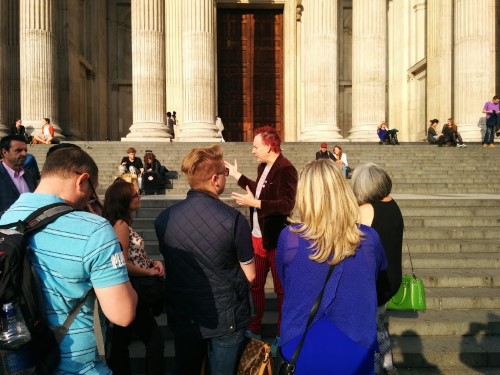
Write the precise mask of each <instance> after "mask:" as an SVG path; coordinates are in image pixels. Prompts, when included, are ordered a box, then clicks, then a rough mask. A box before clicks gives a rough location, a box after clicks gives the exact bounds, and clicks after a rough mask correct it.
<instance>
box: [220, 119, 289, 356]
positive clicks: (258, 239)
mask: <svg viewBox="0 0 500 375" xmlns="http://www.w3.org/2000/svg"><path fill="white" fill-rule="evenodd" d="M254 134H255V137H254V140H253V148H252V154H253V155H254V157H255V158H256V159H257V161H258V162H259V166H258V167H257V179H256V180H255V181H252V180H250V179H249V178H248V177H246V176H245V175H243V174H241V173H240V172H239V171H238V164H237V161H236V160H235V161H234V164H230V163H229V162H227V161H226V162H225V165H226V167H227V168H228V169H229V175H230V176H231V177H233V178H234V179H235V180H236V181H238V185H239V186H240V187H241V188H243V189H245V190H246V193H244V194H240V193H236V192H233V193H231V196H232V197H233V198H234V199H235V201H236V203H237V204H238V205H240V206H247V207H249V208H250V219H251V220H250V221H251V224H252V242H253V249H254V256H255V270H256V277H255V281H254V283H253V284H252V297H253V301H254V304H255V310H256V316H254V317H253V318H252V321H251V322H250V327H249V332H248V334H247V335H248V336H249V337H256V338H259V337H261V334H262V318H263V316H264V304H265V294H264V286H265V284H266V279H267V274H268V273H269V270H271V274H272V276H273V283H274V291H275V292H276V295H277V298H278V321H277V325H276V338H275V339H274V342H273V344H272V346H271V350H272V352H273V355H275V353H276V349H277V346H278V343H279V338H280V323H281V306H282V304H283V286H282V285H281V281H280V279H279V277H278V273H277V271H276V246H277V243H278V237H279V234H280V232H281V231H282V230H283V229H284V228H285V227H286V225H287V217H288V216H289V215H290V213H291V212H292V208H293V206H294V203H295V191H296V189H297V179H298V175H297V170H296V169H295V167H294V166H293V165H292V163H290V161H289V160H288V159H286V158H285V157H284V156H283V154H282V153H281V138H280V136H279V134H278V133H277V132H276V129H274V128H272V127H271V126H263V127H261V128H257V129H255V132H254Z"/></svg>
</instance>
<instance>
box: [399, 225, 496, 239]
mask: <svg viewBox="0 0 500 375" xmlns="http://www.w3.org/2000/svg"><path fill="white" fill-rule="evenodd" d="M406 238H407V239H427V240H429V241H431V240H443V239H455V240H457V241H460V240H472V239H478V240H481V239H500V231H499V230H492V229H491V228H489V227H479V228H464V227H440V228H423V227H413V228H411V230H407V231H406Z"/></svg>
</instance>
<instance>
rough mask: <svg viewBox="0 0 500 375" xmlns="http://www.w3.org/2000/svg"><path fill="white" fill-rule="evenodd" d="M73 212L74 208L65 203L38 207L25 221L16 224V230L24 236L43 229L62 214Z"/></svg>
mask: <svg viewBox="0 0 500 375" xmlns="http://www.w3.org/2000/svg"><path fill="white" fill-rule="evenodd" d="M71 211H74V208H73V207H71V206H70V205H68V204H67V203H62V202H58V203H52V204H49V205H47V206H43V207H40V208H39V209H37V210H36V211H34V212H33V213H31V214H30V215H29V216H28V217H27V218H26V219H24V220H20V221H19V222H18V223H17V226H16V230H17V231H18V232H21V233H23V234H25V235H27V234H29V233H32V232H34V231H37V230H39V229H41V228H43V227H44V226H45V225H47V224H49V223H51V222H52V221H54V220H55V219H57V218H58V217H60V216H63V215H64V214H66V213H68V212H71Z"/></svg>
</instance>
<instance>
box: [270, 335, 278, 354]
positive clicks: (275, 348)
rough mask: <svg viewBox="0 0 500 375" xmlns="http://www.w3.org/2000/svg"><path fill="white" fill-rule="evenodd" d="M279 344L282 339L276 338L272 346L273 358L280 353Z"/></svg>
mask: <svg viewBox="0 0 500 375" xmlns="http://www.w3.org/2000/svg"><path fill="white" fill-rule="evenodd" d="M279 343H280V337H279V336H276V337H275V338H274V340H273V343H272V344H271V355H272V356H273V357H276V353H277V352H278V346H279Z"/></svg>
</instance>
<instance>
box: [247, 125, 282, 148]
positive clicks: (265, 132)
mask: <svg viewBox="0 0 500 375" xmlns="http://www.w3.org/2000/svg"><path fill="white" fill-rule="evenodd" d="M259 134H260V136H261V137H262V143H264V144H265V145H266V146H270V147H271V151H273V152H276V153H280V152H281V138H280V136H279V134H278V132H277V131H276V129H275V128H273V127H272V126H261V127H260V128H257V129H255V130H254V136H257V135H259Z"/></svg>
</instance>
